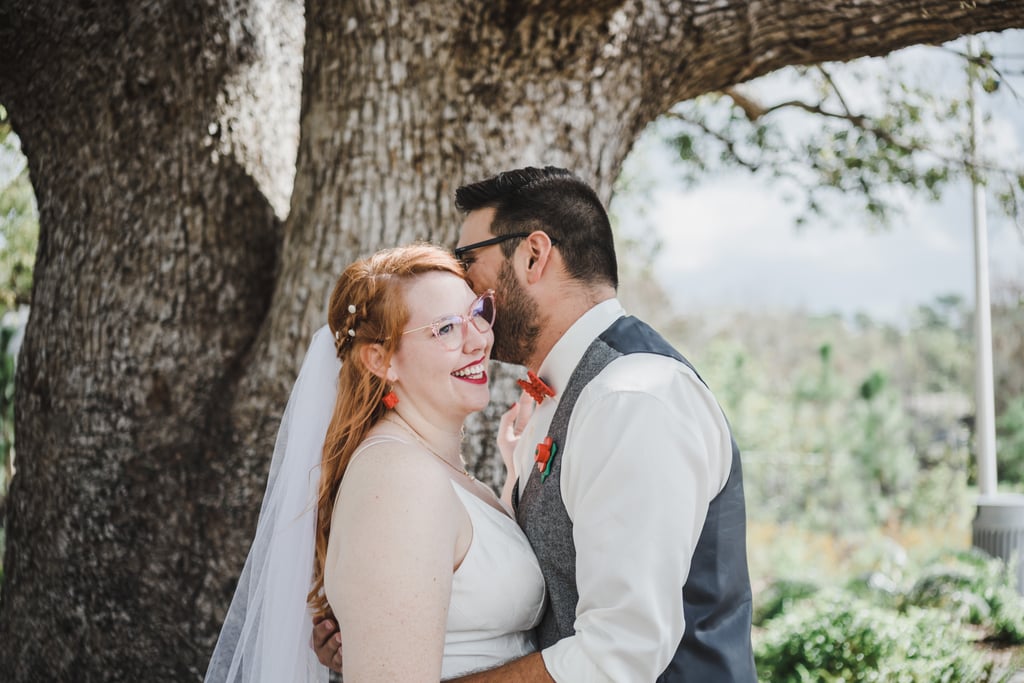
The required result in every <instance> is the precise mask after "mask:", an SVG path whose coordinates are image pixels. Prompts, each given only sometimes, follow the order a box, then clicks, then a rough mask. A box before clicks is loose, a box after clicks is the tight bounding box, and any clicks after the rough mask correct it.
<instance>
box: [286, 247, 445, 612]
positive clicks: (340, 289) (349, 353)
mask: <svg viewBox="0 0 1024 683" xmlns="http://www.w3.org/2000/svg"><path fill="white" fill-rule="evenodd" d="M429 272H444V273H451V274H452V275H455V276H457V277H459V278H462V279H465V274H464V273H463V270H462V268H461V267H460V266H459V264H458V262H457V261H456V260H455V258H454V257H453V256H452V255H451V254H450V253H448V252H447V251H445V250H444V249H441V248H439V247H435V246H432V245H429V244H413V245H410V246H405V247H396V248H394V249H385V250H383V251H379V252H377V253H376V254H374V255H373V256H370V257H368V258H365V259H362V260H360V261H356V262H355V263H353V264H352V265H350V266H349V267H348V268H346V269H345V272H343V273H342V274H341V277H339V278H338V283H337V284H336V285H335V286H334V292H333V293H332V294H331V300H330V303H329V304H328V309H327V323H328V325H329V326H330V328H331V332H332V334H334V338H335V340H336V345H337V348H338V357H339V358H340V359H341V361H342V363H341V372H340V374H339V375H338V399H337V401H336V402H335V404H334V414H333V415H332V416H331V422H330V424H329V425H328V427H327V437H326V439H325V440H324V452H323V456H322V459H321V467H320V486H319V491H318V494H317V510H316V513H317V515H316V533H315V548H316V550H315V553H316V554H315V557H314V559H313V587H312V589H311V590H310V591H309V595H308V596H307V598H306V599H307V601H308V602H309V605H310V607H311V608H312V609H313V611H314V613H315V614H317V615H325V614H328V613H329V612H330V611H331V607H330V605H329V604H328V603H327V597H326V595H325V594H324V563H325V561H326V558H327V541H328V539H329V538H330V533H331V517H332V515H333V513H334V501H335V498H336V497H337V495H338V487H339V486H340V485H341V478H342V477H343V476H344V475H345V469H346V468H347V467H348V464H349V462H350V461H351V459H352V454H353V453H354V452H355V450H356V448H357V447H358V446H359V444H360V443H362V441H363V439H365V438H366V434H367V432H369V431H370V428H372V427H373V426H374V425H375V424H377V422H378V421H379V420H380V419H381V418H382V417H383V416H384V413H385V411H386V409H385V408H384V405H383V404H382V403H381V399H382V398H383V397H384V395H385V394H386V393H387V392H388V390H389V389H388V386H387V383H386V382H385V380H384V379H383V378H381V377H378V376H376V375H375V374H373V373H372V372H370V371H369V370H368V369H367V367H366V366H365V365H364V364H363V361H362V359H361V358H360V353H359V350H360V348H361V347H363V346H366V345H368V344H381V345H382V346H383V347H384V352H385V356H386V358H387V359H388V360H390V359H391V356H392V355H393V354H394V353H395V351H396V350H397V349H398V343H399V340H400V339H401V334H402V328H404V327H405V325H406V323H408V322H409V311H408V310H407V309H406V306H405V296H404V289H405V287H406V286H408V285H409V284H410V283H411V282H412V281H413V279H414V278H415V277H416V276H418V275H422V274H423V273H429ZM353 308H354V309H355V312H354V313H353V312H352V309H353ZM350 330H351V333H350Z"/></svg>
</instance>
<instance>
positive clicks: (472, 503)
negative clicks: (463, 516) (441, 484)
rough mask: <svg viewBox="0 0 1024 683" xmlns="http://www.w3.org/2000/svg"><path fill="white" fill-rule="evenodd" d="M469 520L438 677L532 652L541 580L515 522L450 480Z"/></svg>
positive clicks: (454, 579) (541, 598)
mask: <svg viewBox="0 0 1024 683" xmlns="http://www.w3.org/2000/svg"><path fill="white" fill-rule="evenodd" d="M452 488H454V489H455V492H456V493H457V494H458V496H459V499H460V500H462V504H463V505H464V506H465V508H466V512H468V513H469V517H470V519H471V520H472V521H473V542H472V544H471V545H470V546H469V551H468V552H467V553H466V557H465V559H463V560H462V564H460V565H459V568H458V569H457V570H456V571H455V575H454V576H453V577H452V597H451V603H450V605H449V608H448V625H447V629H446V631H445V643H444V659H443V661H442V663H441V675H442V677H443V678H453V677H455V676H458V675H461V674H465V673H469V672H471V671H479V670H481V669H493V668H494V667H496V666H498V665H499V664H501V663H503V662H506V661H509V660H511V659H516V658H518V657H522V656H523V655H526V654H529V653H530V652H533V651H534V650H535V649H536V646H535V645H534V641H533V633H532V630H531V629H533V627H534V626H536V625H537V622H539V621H540V615H541V611H542V610H543V609H544V577H543V576H542V575H541V571H540V566H539V565H538V564H537V558H536V557H535V556H534V554H533V549H532V548H530V542H529V541H527V540H526V536H525V535H524V534H523V531H522V529H520V528H519V525H518V524H516V522H515V520H513V519H511V518H510V517H508V516H507V515H505V514H503V513H501V512H498V511H497V510H495V509H494V508H493V507H491V506H490V505H488V504H487V503H485V502H484V501H482V500H480V499H479V498H477V497H476V496H474V495H473V494H472V493H470V492H469V491H467V490H466V489H464V488H462V487H461V486H459V485H458V484H456V483H455V482H452Z"/></svg>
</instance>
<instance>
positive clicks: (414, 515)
mask: <svg viewBox="0 0 1024 683" xmlns="http://www.w3.org/2000/svg"><path fill="white" fill-rule="evenodd" d="M464 525H470V522H469V520H468V518H466V511H465V508H463V507H462V505H461V503H460V502H459V501H458V499H457V498H456V496H455V492H454V491H453V490H452V484H451V482H450V480H449V479H448V478H447V476H445V475H444V473H443V472H442V471H441V470H440V469H439V468H438V467H437V466H436V464H435V463H433V462H431V461H430V460H428V459H427V458H426V457H424V454H422V453H409V452H407V451H405V450H403V447H402V446H401V445H397V444H396V445H390V444H388V445H383V444H382V445H381V446H379V447H375V448H374V449H373V451H372V452H368V453H366V454H364V455H363V456H361V457H360V458H358V459H357V460H356V461H355V462H354V463H352V465H351V466H350V467H349V470H348V472H346V475H345V482H344V486H343V490H342V493H341V495H340V496H339V499H338V504H337V506H336V507H335V511H334V516H333V518H332V522H331V541H330V544H329V547H328V556H327V561H326V569H327V571H326V574H325V585H324V588H325V591H326V594H327V599H328V601H329V602H330V604H331V607H332V608H333V610H334V613H335V615H336V616H337V618H338V623H339V626H340V629H339V630H340V631H341V633H343V634H344V638H345V656H344V674H345V678H346V679H349V678H350V679H351V680H353V681H361V682H362V681H430V682H431V683H436V681H438V680H440V678H441V657H442V653H443V650H444V635H445V625H446V623H447V617H448V604H449V599H450V596H451V584H452V573H453V566H454V558H455V557H456V549H457V548H458V547H459V546H460V544H462V545H468V540H466V539H463V538H462V537H461V536H460V534H462V535H464V533H465V532H464ZM469 529H470V532H469V533H470V534H471V533H472V526H471V525H470V526H469Z"/></svg>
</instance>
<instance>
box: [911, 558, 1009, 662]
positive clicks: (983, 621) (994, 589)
mask: <svg viewBox="0 0 1024 683" xmlns="http://www.w3.org/2000/svg"><path fill="white" fill-rule="evenodd" d="M1015 581H1016V575H1015V574H1014V573H1013V572H1011V571H1010V568H1008V567H1007V566H1006V564H1005V563H1004V562H1003V561H1002V560H999V559H996V558H991V557H989V556H988V555H986V554H984V553H982V552H980V551H962V552H956V553H950V554H948V555H946V556H942V557H940V558H938V559H937V560H936V561H935V562H933V563H932V564H931V565H929V566H928V567H927V568H926V569H925V571H924V572H923V573H922V574H921V576H920V578H918V579H917V581H916V582H915V583H914V585H913V586H912V587H911V588H910V589H909V590H908V591H907V593H906V598H905V604H906V606H907V607H925V608H933V609H941V610H943V611H944V612H946V613H948V614H950V615H952V616H953V618H955V619H956V620H957V621H960V622H964V623H968V624H975V625H979V626H982V627H984V628H985V630H986V631H988V632H989V633H990V634H991V636H990V637H991V639H992V640H995V641H1000V642H1005V643H1010V644H1018V645H1019V644H1024V598H1022V597H1021V596H1020V595H1018V593H1017V591H1016V588H1015V586H1014V585H1013V584H1014V582H1015Z"/></svg>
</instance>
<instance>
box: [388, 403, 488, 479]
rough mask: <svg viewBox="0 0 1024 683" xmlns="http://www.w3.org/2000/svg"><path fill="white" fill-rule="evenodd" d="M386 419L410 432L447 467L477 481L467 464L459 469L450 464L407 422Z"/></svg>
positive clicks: (460, 455) (460, 460)
mask: <svg viewBox="0 0 1024 683" xmlns="http://www.w3.org/2000/svg"><path fill="white" fill-rule="evenodd" d="M384 419H385V420H387V421H388V422H390V423H392V424H394V425H397V426H399V427H401V428H402V429H403V430H405V431H406V432H408V433H409V434H410V435H411V436H412V437H413V438H414V439H416V440H417V441H419V442H420V445H421V446H423V447H424V448H426V449H427V452H428V453H430V454H431V455H432V456H434V457H435V458H437V459H438V460H440V461H441V462H443V463H444V464H445V465H448V467H451V468H452V469H453V470H455V471H456V472H458V473H459V474H463V475H465V476H466V477H468V478H469V480H470V481H476V477H474V476H473V475H472V474H470V473H469V470H467V469H466V465H465V464H463V465H462V467H458V466H456V465H453V464H452V463H450V462H449V461H448V459H447V458H445V457H444V456H443V455H441V454H440V453H438V452H437V451H435V450H434V449H433V448H431V447H430V444H429V443H427V440H426V439H424V438H423V437H422V436H420V433H419V432H417V431H416V430H415V429H413V428H412V425H410V424H407V423H406V422H405V420H402V421H401V422H399V421H398V420H393V419H391V417H390V416H388V417H385V418H384ZM459 462H462V453H459Z"/></svg>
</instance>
